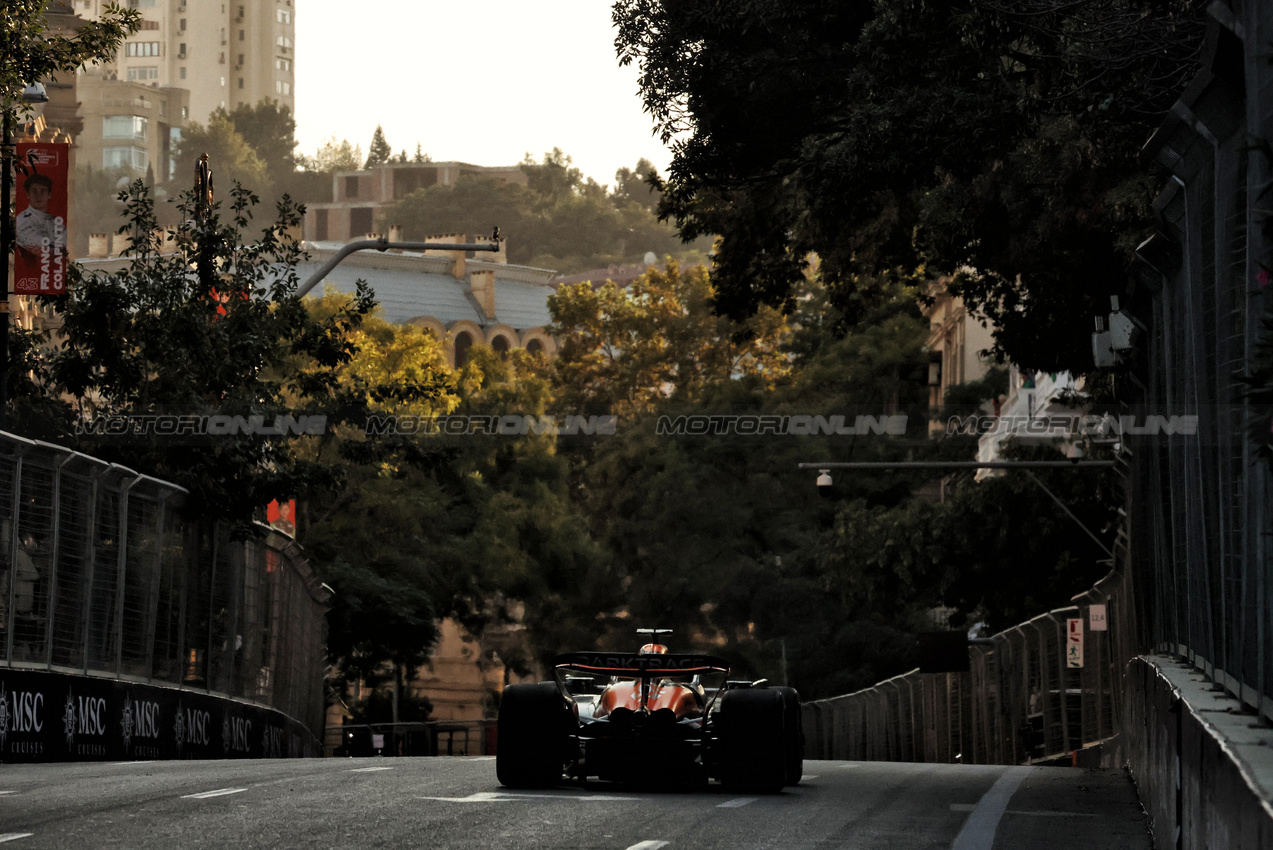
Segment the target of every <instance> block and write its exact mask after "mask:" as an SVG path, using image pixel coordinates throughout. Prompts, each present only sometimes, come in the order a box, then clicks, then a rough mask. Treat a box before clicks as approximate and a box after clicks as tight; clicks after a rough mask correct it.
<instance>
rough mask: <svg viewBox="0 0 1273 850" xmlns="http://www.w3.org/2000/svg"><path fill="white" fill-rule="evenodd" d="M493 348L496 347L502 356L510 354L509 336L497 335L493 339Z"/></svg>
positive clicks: (496, 350)
mask: <svg viewBox="0 0 1273 850" xmlns="http://www.w3.org/2000/svg"><path fill="white" fill-rule="evenodd" d="M491 348H493V349H495V353H496V354H498V355H499V356H500V357H503V356H504V355H506V354H508V337H506V336H497V337H495V338H494V339H493V340H491Z"/></svg>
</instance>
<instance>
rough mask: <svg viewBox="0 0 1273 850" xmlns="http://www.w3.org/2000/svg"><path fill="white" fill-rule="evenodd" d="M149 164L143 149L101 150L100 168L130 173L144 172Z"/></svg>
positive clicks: (118, 148) (117, 148)
mask: <svg viewBox="0 0 1273 850" xmlns="http://www.w3.org/2000/svg"><path fill="white" fill-rule="evenodd" d="M149 164H150V158H149V157H148V156H147V155H146V149H145V148H134V147H131V146H130V147H111V148H102V168H112V169H113V168H126V169H130V170H132V171H145V170H146V166H147V165H149Z"/></svg>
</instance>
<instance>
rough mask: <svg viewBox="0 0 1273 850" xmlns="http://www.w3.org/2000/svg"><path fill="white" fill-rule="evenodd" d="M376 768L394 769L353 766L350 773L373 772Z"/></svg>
mask: <svg viewBox="0 0 1273 850" xmlns="http://www.w3.org/2000/svg"><path fill="white" fill-rule="evenodd" d="M376 770H393V768H392V767H351V768H350V769H349V772H350V773H371V772H372V771H376Z"/></svg>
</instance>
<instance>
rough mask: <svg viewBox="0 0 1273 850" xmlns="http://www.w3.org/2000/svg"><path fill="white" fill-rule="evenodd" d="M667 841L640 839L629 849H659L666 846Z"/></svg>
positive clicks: (628, 849)
mask: <svg viewBox="0 0 1273 850" xmlns="http://www.w3.org/2000/svg"><path fill="white" fill-rule="evenodd" d="M666 846H667V842H666V841H638V842H637V843H636V844H633V845H632V846H631V847H628V848H627V850H659V848H660V847H666Z"/></svg>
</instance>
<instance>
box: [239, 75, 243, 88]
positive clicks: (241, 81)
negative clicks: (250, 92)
mask: <svg viewBox="0 0 1273 850" xmlns="http://www.w3.org/2000/svg"><path fill="white" fill-rule="evenodd" d="M239 88H243V78H242V77H239Z"/></svg>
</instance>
